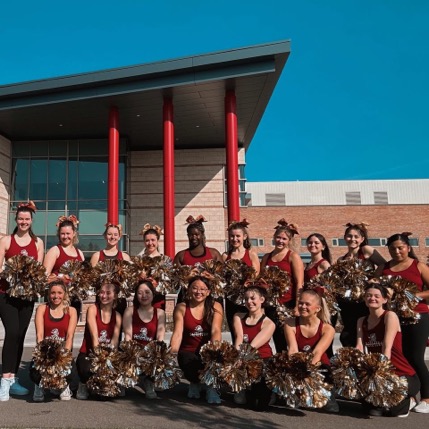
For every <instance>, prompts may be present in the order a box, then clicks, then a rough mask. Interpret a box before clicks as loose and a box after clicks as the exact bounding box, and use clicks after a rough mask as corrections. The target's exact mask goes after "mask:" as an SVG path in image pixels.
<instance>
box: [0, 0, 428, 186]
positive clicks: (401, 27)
mask: <svg viewBox="0 0 429 429" xmlns="http://www.w3.org/2000/svg"><path fill="white" fill-rule="evenodd" d="M1 13H2V24H1V26H0V52H1V60H0V85H1V84H8V83H13V82H21V81H27V80H33V79H43V78H48V77H53V76H61V75H66V74H74V73H80V72H87V71H95V70H102V69H105V68H113V67H121V66H126V65H132V64H141V63H146V62H152V61H158V60H163V59H169V58H175V57H181V56H188V55H194V54H201V53H206V52H211V51H217V50H224V49H231V48H237V47H242V46H247V45H252V44H259V43H266V42H274V41H278V40H285V39H291V43H292V45H291V51H292V53H291V56H290V58H289V60H288V63H287V64H286V67H285V69H284V72H283V75H282V77H281V79H280V81H279V83H278V85H277V87H276V89H275V92H274V94H273V97H272V99H271V101H270V103H269V105H268V108H267V110H266V112H265V115H264V118H263V120H262V122H261V124H260V126H259V128H258V131H257V133H256V135H255V138H254V140H253V142H252V144H251V147H250V149H249V151H248V153H247V168H246V175H247V178H248V180H250V181H273V180H275V181H279V180H288V181H289V180H292V181H294V180H349V179H406V178H428V177H429V167H428V164H429V150H428V144H429V125H428V124H429V109H428V103H429V48H428V42H429V25H428V22H429V2H428V1H427V0H411V1H407V2H406V1H403V0H346V1H344V0H318V1H316V0H314V1H310V0H300V1H289V0H266V1H260V0H258V1H256V0H247V1H236V2H234V1H231V0H229V1H225V0H217V1H211V2H210V1H208V2H207V1H205V2H204V1H196V0H185V1H182V2H179V1H177V0H169V1H162V0H158V1H156V2H155V1H153V0H152V1H146V0H121V1H111V0H104V1H99V0H91V1H88V0H86V1H81V0H77V1H73V2H61V1H58V0H57V1H51V0H43V1H40V2H34V1H30V0H23V1H20V2H13V3H12V2H7V3H6V4H4V5H2V7H1Z"/></svg>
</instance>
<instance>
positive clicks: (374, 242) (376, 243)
mask: <svg viewBox="0 0 429 429" xmlns="http://www.w3.org/2000/svg"><path fill="white" fill-rule="evenodd" d="M368 244H369V245H370V246H381V243H380V239H379V238H368Z"/></svg>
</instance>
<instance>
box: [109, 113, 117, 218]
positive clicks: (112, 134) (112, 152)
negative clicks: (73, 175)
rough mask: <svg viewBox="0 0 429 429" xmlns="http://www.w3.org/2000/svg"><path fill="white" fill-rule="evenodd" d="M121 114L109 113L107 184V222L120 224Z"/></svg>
mask: <svg viewBox="0 0 429 429" xmlns="http://www.w3.org/2000/svg"><path fill="white" fill-rule="evenodd" d="M118 183H119V113H118V109H117V108H116V107H111V108H110V112H109V163H108V184H107V222H112V223H114V224H117V223H119V210H118V199H119V193H118Z"/></svg>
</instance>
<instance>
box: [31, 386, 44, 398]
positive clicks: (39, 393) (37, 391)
mask: <svg viewBox="0 0 429 429" xmlns="http://www.w3.org/2000/svg"><path fill="white" fill-rule="evenodd" d="M44 400H45V391H44V389H43V388H41V387H39V386H38V385H37V384H36V385H35V386H34V392H33V401H34V402H43V401H44Z"/></svg>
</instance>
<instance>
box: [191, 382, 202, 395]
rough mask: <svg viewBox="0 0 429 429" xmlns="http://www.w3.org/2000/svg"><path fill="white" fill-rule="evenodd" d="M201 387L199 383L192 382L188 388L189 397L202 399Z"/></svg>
mask: <svg viewBox="0 0 429 429" xmlns="http://www.w3.org/2000/svg"><path fill="white" fill-rule="evenodd" d="M200 393H201V387H200V385H199V383H191V384H190V385H189V389H188V398H190V399H200Z"/></svg>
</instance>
